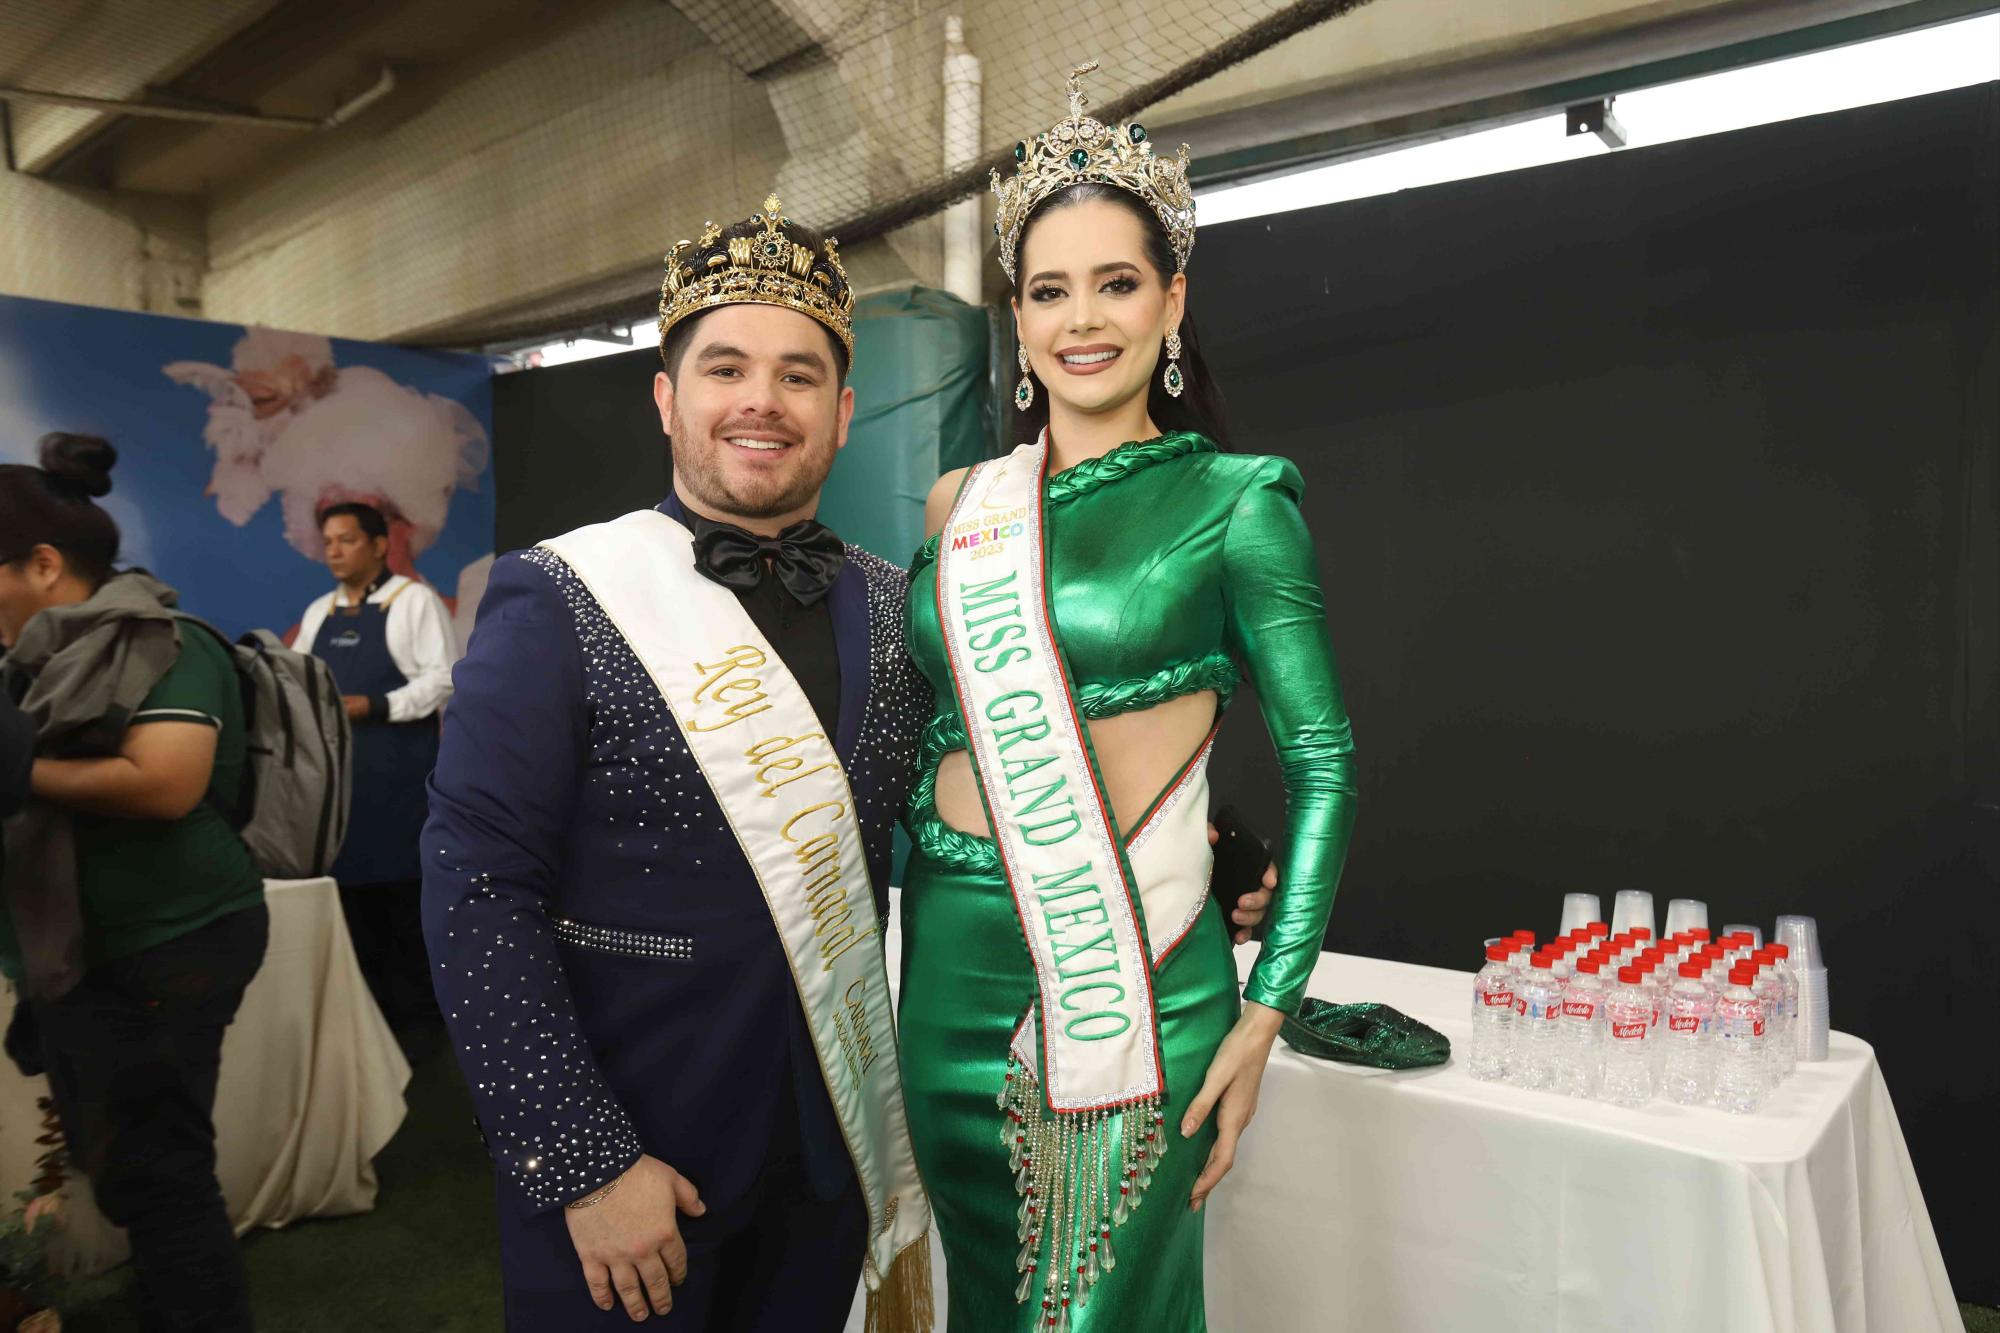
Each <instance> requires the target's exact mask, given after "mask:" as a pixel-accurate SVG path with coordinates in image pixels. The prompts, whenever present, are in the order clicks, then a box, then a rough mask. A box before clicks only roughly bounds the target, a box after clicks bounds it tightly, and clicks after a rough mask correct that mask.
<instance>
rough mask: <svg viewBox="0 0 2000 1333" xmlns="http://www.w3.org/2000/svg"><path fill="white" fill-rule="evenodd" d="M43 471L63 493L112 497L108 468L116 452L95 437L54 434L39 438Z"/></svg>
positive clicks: (107, 443)
mask: <svg viewBox="0 0 2000 1333" xmlns="http://www.w3.org/2000/svg"><path fill="white" fill-rule="evenodd" d="M41 455H42V471H44V472H46V473H48V474H49V480H50V481H52V482H54V483H56V485H58V486H60V487H62V488H63V489H65V490H69V491H74V492H76V493H77V494H78V495H81V496H84V497H87V498H89V499H92V500H94V499H96V498H97V497H98V496H100V495H109V494H110V493H111V468H112V465H113V464H115V463H116V462H117V461H118V451H117V450H116V449H114V448H112V447H111V441H109V440H106V439H101V438H99V437H98V436H95V435H71V434H69V433H68V432H66V431H53V432H51V433H49V434H47V435H44V436H42V443H41Z"/></svg>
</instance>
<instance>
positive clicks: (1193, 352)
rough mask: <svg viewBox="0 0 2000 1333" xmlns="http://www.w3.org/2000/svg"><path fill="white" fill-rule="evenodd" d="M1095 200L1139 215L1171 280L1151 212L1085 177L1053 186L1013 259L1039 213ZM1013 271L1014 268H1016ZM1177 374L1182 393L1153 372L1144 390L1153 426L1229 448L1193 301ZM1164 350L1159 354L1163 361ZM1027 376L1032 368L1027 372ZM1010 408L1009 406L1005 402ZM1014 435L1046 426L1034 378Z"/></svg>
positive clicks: (1159, 267)
mask: <svg viewBox="0 0 2000 1333" xmlns="http://www.w3.org/2000/svg"><path fill="white" fill-rule="evenodd" d="M1092 200H1099V201H1102V202H1104V203H1107V204H1116V205H1117V206H1118V207H1120V208H1122V209H1124V210H1125V211H1126V212H1128V213H1130V214H1131V215H1132V216H1133V217H1135V218H1137V219H1139V225H1140V227H1141V228H1142V229H1143V230H1144V233H1145V237H1146V262H1147V263H1148V264H1150V265H1151V266H1152V268H1153V271H1154V272H1155V273H1157V274H1158V275H1159V278H1160V281H1161V282H1162V283H1169V282H1172V281H1173V280H1174V273H1175V271H1176V270H1175V267H1174V247H1173V245H1172V243H1171V242H1169V241H1168V240H1167V231H1166V228H1164V227H1162V226H1161V225H1160V220H1159V219H1158V218H1157V217H1155V216H1153V210H1152V209H1150V208H1148V207H1146V205H1145V202H1144V201H1143V200H1141V199H1140V198H1139V197H1138V196H1136V195H1134V194H1133V193H1132V192H1131V191H1130V190H1125V189H1121V188H1119V187H1118V186H1116V185H1105V184H1102V183H1100V182H1097V181H1084V182H1081V183H1080V184H1076V185H1072V186H1070V187H1069V188H1068V189H1066V190H1058V191H1057V192H1056V193H1054V194H1052V195H1050V196H1049V197H1048V198H1046V199H1044V200H1042V202H1041V203H1039V204H1037V205H1035V211H1034V212H1033V213H1031V214H1029V215H1028V222H1027V225H1026V226H1024V227H1022V228H1021V235H1020V239H1019V240H1018V242H1017V243H1016V244H1015V247H1014V254H1015V257H1016V261H1017V263H1018V262H1019V261H1020V259H1021V257H1022V256H1024V255H1026V253H1027V249H1028V233H1029V232H1031V231H1033V230H1034V229H1035V223H1036V222H1037V221H1039V220H1040V219H1041V217H1042V215H1043V214H1045V213H1049V212H1052V211H1054V210H1055V209H1058V208H1068V207H1071V206H1073V205H1076V204H1081V203H1088V202H1090V201H1092ZM1016 271H1019V270H1018V269H1017V270H1016ZM1180 334H1181V376H1182V379H1183V381H1184V385H1185V387H1184V388H1183V389H1182V391H1181V396H1180V397H1178V398H1175V397H1173V396H1172V395H1171V394H1169V393H1168V392H1167V389H1166V386H1165V385H1164V384H1163V383H1161V380H1160V375H1159V374H1158V373H1155V374H1154V376H1153V379H1152V385H1151V387H1150V388H1149V389H1147V391H1146V413H1147V415H1148V416H1150V417H1152V419H1153V424H1154V425H1156V426H1158V427H1159V428H1160V429H1161V430H1162V431H1166V432H1173V431H1180V430H1191V431H1199V432H1200V433H1201V434H1203V435H1206V436H1207V437H1208V438H1209V439H1211V440H1213V441H1215V443H1216V444H1217V446H1219V447H1220V448H1223V449H1227V448H1228V447H1229V425H1228V421H1227V418H1226V416H1225V414H1224V411H1223V404H1222V390H1221V389H1220V388H1219V387H1218V386H1217V385H1216V382H1215V376H1213V375H1212V374H1210V373H1209V369H1208V361H1207V359H1206V358H1204V357H1203V356H1202V354H1201V339H1200V338H1198V337H1196V336H1195V331H1194V302H1193V301H1192V299H1190V300H1189V301H1188V302H1187V303H1186V304H1185V306H1184V307H1183V308H1182V312H1181V324H1180ZM1165 355H1166V354H1165V352H1162V353H1161V357H1162V359H1163V360H1164V359H1165ZM1028 373H1029V375H1030V376H1031V377H1032V376H1033V375H1034V372H1033V371H1030V372H1028ZM1009 406H1010V407H1011V404H1009ZM1011 415H1012V416H1013V418H1014V436H1015V438H1016V439H1019V440H1033V439H1035V438H1036V437H1038V436H1039V435H1040V434H1041V433H1042V429H1043V427H1045V426H1047V425H1048V424H1049V393H1048V389H1047V387H1046V386H1044V385H1042V384H1041V382H1040V381H1039V379H1037V380H1036V391H1035V402H1034V406H1032V407H1030V408H1029V409H1028V410H1027V411H1025V412H1013V413H1012V414H1011Z"/></svg>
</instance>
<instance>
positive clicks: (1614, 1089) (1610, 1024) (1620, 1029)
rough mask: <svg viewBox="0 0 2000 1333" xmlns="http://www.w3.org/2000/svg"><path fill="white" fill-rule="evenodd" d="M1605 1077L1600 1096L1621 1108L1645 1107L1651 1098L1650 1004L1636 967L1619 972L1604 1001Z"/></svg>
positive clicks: (1651, 1016)
mask: <svg viewBox="0 0 2000 1333" xmlns="http://www.w3.org/2000/svg"><path fill="white" fill-rule="evenodd" d="M1604 1014H1605V1020H1606V1024H1605V1026H1606V1038H1605V1043H1604V1077H1603V1082H1602V1084H1601V1085H1600V1095H1601V1096H1602V1097H1603V1098H1604V1100H1605V1101H1608V1102H1616V1103H1617V1104H1618V1105H1620V1106H1644V1105H1645V1104H1646V1103H1647V1102H1649V1101H1651V1100H1652V1097H1653V1069H1652V1064H1651V1062H1650V1060H1649V1058H1648V1055H1647V1051H1646V1034H1647V1032H1648V1031H1649V1030H1650V1029H1651V1028H1652V1026H1653V1000H1652V997H1651V996H1649V995H1648V994H1647V993H1646V990H1645V986H1644V984H1643V983H1642V981H1641V974H1640V971H1639V969H1638V968H1636V967H1624V968H1620V969H1619V971H1618V984H1617V985H1616V986H1615V987H1613V988H1612V990H1611V993H1610V994H1609V995H1608V996H1607V997H1606V998H1605V1002H1604Z"/></svg>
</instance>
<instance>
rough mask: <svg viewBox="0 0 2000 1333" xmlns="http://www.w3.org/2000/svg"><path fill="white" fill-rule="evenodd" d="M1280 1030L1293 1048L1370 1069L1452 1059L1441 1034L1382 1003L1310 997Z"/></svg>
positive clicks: (1414, 1066) (1417, 1065)
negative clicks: (1350, 1002) (1329, 1002)
mask: <svg viewBox="0 0 2000 1333" xmlns="http://www.w3.org/2000/svg"><path fill="white" fill-rule="evenodd" d="M1279 1031H1280V1033H1282V1035H1283V1036H1284V1038H1285V1044H1286V1045H1288V1046H1290V1047H1291V1048H1292V1049H1293V1050H1295V1051H1300V1052H1303V1053H1304V1054H1306V1055H1310V1056H1312V1057H1314V1058H1315V1059H1320V1060H1338V1061H1340V1062H1341V1063H1342V1064H1349V1065H1366V1066H1368V1067H1369V1068H1370V1069H1422V1068H1424V1067H1426V1066H1428V1065H1441V1064H1443V1063H1444V1062H1445V1061H1447V1060H1449V1059H1451V1042H1450V1040H1449V1039H1448V1038H1446V1036H1445V1035H1444V1033H1442V1032H1439V1031H1438V1030H1437V1029H1436V1028H1432V1027H1426V1026H1424V1025H1423V1024H1422V1023H1419V1022H1418V1021H1417V1020H1416V1019H1414V1018H1411V1017H1410V1016H1409V1015H1408V1014H1405V1013H1401V1012H1399V1011H1398V1010H1395V1009H1391V1008H1390V1007H1389V1006H1388V1005H1386V1004H1328V1003H1327V1002H1326V1001H1325V1000H1315V999H1312V998H1310V997H1308V998H1307V1000H1306V1002H1305V1003H1304V1004H1302V1005H1300V1006H1299V1012H1298V1014H1297V1015H1296V1016H1295V1017H1292V1018H1287V1019H1286V1020H1285V1022H1284V1026H1283V1027H1282V1028H1280V1029H1279Z"/></svg>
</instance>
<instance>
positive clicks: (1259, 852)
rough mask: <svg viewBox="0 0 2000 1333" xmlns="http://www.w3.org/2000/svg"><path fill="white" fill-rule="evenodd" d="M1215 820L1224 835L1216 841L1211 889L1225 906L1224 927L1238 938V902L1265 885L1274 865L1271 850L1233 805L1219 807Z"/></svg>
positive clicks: (1217, 830)
mask: <svg viewBox="0 0 2000 1333" xmlns="http://www.w3.org/2000/svg"><path fill="white" fill-rule="evenodd" d="M1214 823H1215V831H1216V833H1217V834H1219V835H1220V837H1219V839H1218V840H1217V842H1216V844H1215V869H1214V871H1213V873H1212V874H1210V876H1209V880H1208V890H1209V892H1210V893H1213V894H1214V895H1215V901H1216V902H1218V903H1220V904H1221V905H1222V924H1223V927H1224V928H1225V929H1226V930H1227V931H1228V932H1229V937H1230V938H1231V939H1235V938H1236V921H1235V914H1236V904H1237V903H1238V902H1240V901H1242V899H1243V895H1244V894H1246V893H1249V892H1251V891H1253V890H1255V889H1258V888H1261V887H1262V886H1263V883H1264V872H1265V871H1266V870H1268V869H1270V868H1271V849H1270V848H1269V847H1267V846H1265V845H1264V840H1263V839H1262V838H1260V837H1258V836H1257V835H1256V833H1255V832H1253V831H1252V830H1251V828H1250V825H1249V824H1248V823H1247V822H1245V821H1244V818H1243V816H1242V815H1240V814H1238V813H1237V811H1236V807H1235V806H1233V805H1225V806H1223V807H1222V808H1221V809H1220V810H1217V811H1216V812H1215V816H1214Z"/></svg>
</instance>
